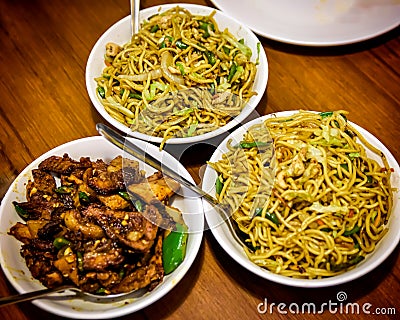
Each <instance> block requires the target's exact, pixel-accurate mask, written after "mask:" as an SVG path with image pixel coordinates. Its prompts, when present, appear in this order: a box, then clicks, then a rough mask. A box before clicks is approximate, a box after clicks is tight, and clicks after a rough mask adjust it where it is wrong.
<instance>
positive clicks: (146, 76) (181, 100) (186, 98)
mask: <svg viewBox="0 0 400 320" xmlns="http://www.w3.org/2000/svg"><path fill="white" fill-rule="evenodd" d="M139 20H140V22H141V25H140V29H139V32H138V34H136V35H135V36H133V37H132V36H131V25H130V16H127V17H125V18H123V19H121V20H120V21H118V22H117V23H115V24H114V25H112V26H111V27H110V28H109V29H108V30H107V31H106V32H105V33H104V34H103V35H102V36H101V37H100V38H99V39H98V41H97V42H96V44H95V45H94V47H93V49H92V51H91V53H90V55H89V58H88V61H87V65H86V87H87V91H88V94H89V97H90V99H91V101H92V103H93V105H94V107H95V108H96V110H97V111H98V112H99V113H100V115H101V116H102V117H103V118H104V119H105V120H106V121H108V122H109V123H110V124H112V125H113V126H114V127H116V128H117V129H119V130H121V131H122V132H124V133H126V134H127V135H130V136H132V137H135V138H139V139H142V140H146V141H151V142H155V143H159V144H161V148H162V146H163V145H164V144H165V143H170V144H190V143H193V142H197V141H202V140H207V139H210V138H213V137H216V136H218V135H220V134H221V133H224V132H227V131H228V130H229V129H232V128H233V127H234V126H236V125H237V124H239V123H241V122H242V121H243V120H244V119H245V118H246V117H248V116H249V115H250V114H251V112H253V111H254V109H255V108H256V106H257V104H258V102H259V101H260V99H261V98H262V96H263V94H264V92H265V90H266V87H267V81H268V62H267V57H266V54H265V51H264V49H263V48H262V46H261V43H260V42H259V40H258V39H257V37H256V36H255V34H254V33H253V32H252V31H251V30H250V29H248V28H247V27H245V26H243V25H242V24H241V23H240V22H239V21H237V20H235V19H233V18H231V17H229V16H227V15H226V14H225V13H223V12H221V11H219V10H217V9H213V8H210V7H206V6H199V5H193V4H167V5H160V6H155V7H151V8H147V9H144V10H141V11H140V15H139Z"/></svg>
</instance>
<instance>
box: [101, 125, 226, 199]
mask: <svg viewBox="0 0 400 320" xmlns="http://www.w3.org/2000/svg"><path fill="white" fill-rule="evenodd" d="M96 128H97V131H98V132H99V133H100V134H101V135H102V136H103V137H104V138H106V139H107V140H108V141H110V142H111V143H113V144H114V145H116V146H117V147H118V148H120V149H122V150H124V151H126V152H127V153H129V154H130V155H132V156H134V157H135V158H137V159H139V160H141V161H143V162H144V163H147V164H148V165H149V166H151V167H153V168H154V169H156V170H158V171H160V172H162V173H163V174H164V175H166V176H168V177H170V178H171V179H174V180H175V181H177V182H179V183H180V184H182V185H183V186H185V187H186V188H188V189H189V190H191V191H193V192H194V193H196V194H197V195H199V196H201V197H203V198H204V199H205V200H207V201H208V202H210V203H211V204H213V205H214V206H217V205H218V204H219V203H218V201H217V199H215V198H214V197H212V196H211V195H209V194H208V193H206V192H204V191H203V190H202V189H200V188H199V187H198V186H196V185H195V184H193V183H192V182H190V181H188V180H186V179H185V178H184V177H182V176H181V175H179V174H178V173H177V172H176V171H175V170H173V169H171V168H170V167H168V166H167V165H165V164H161V162H160V161H159V160H157V159H156V158H154V157H153V156H152V155H151V154H149V153H147V152H145V151H144V150H142V149H140V148H139V147H138V146H136V145H135V144H133V143H132V142H131V141H130V140H129V139H125V138H124V137H123V136H122V135H120V134H119V133H118V132H116V131H114V130H113V129H111V128H110V127H108V126H106V125H105V124H102V123H98V124H97V125H96Z"/></svg>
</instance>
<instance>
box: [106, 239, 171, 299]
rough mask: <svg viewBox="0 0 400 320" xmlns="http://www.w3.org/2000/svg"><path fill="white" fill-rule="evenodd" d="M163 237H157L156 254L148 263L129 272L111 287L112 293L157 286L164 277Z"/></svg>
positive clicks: (150, 288)
mask: <svg viewBox="0 0 400 320" xmlns="http://www.w3.org/2000/svg"><path fill="white" fill-rule="evenodd" d="M162 238H163V235H159V236H158V237H157V242H156V244H155V248H154V255H153V256H152V257H151V258H150V260H149V261H148V263H147V264H145V265H144V266H142V267H140V268H138V269H135V270H134V271H132V272H131V273H129V274H128V275H127V276H126V277H125V278H124V279H122V281H121V282H120V283H119V284H117V285H116V286H115V287H113V288H112V289H111V292H112V293H123V292H130V291H134V290H138V289H141V288H145V287H147V286H149V290H152V289H153V288H155V287H156V286H157V285H158V284H159V283H160V282H161V281H162V279H163V277H164V268H163V265H162Z"/></svg>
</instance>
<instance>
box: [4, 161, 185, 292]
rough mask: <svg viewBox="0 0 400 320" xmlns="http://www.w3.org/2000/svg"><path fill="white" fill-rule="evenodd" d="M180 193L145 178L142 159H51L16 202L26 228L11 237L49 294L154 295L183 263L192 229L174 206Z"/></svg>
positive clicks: (19, 226) (170, 184) (158, 179)
mask: <svg viewBox="0 0 400 320" xmlns="http://www.w3.org/2000/svg"><path fill="white" fill-rule="evenodd" d="M179 187H180V185H179V184H178V183H176V182H174V181H172V180H171V179H168V178H167V177H164V176H163V175H162V173H160V172H156V173H154V174H152V175H150V176H148V177H146V174H145V172H144V171H143V170H140V168H139V163H138V162H137V161H134V160H130V159H127V158H123V157H121V156H118V157H116V158H114V159H113V160H111V162H109V163H106V162H105V161H103V160H101V159H98V160H96V161H91V160H90V158H88V157H82V158H80V159H79V161H77V160H74V159H71V158H70V157H69V155H68V154H64V155H63V156H62V157H61V156H51V157H49V158H47V159H45V160H44V161H43V162H41V163H40V164H39V166H38V168H37V169H34V170H32V178H31V180H29V181H28V183H27V185H26V201H25V202H17V201H14V202H13V204H14V207H15V209H16V212H17V214H18V215H19V216H20V217H21V218H22V219H23V220H24V222H17V223H16V224H15V225H14V226H12V227H11V229H10V230H9V234H10V235H12V236H14V237H15V238H16V239H18V240H19V241H21V242H22V246H21V251H20V254H21V256H22V257H23V258H24V259H25V262H26V265H27V267H28V269H29V270H30V272H31V274H32V276H33V278H35V279H37V280H39V281H40V282H41V283H42V284H43V285H44V286H46V287H48V288H53V287H57V286H60V285H63V284H74V285H75V286H77V287H79V288H80V289H82V290H83V291H85V292H89V293H95V294H116V293H125V292H131V291H135V290H139V289H142V288H147V289H148V290H152V289H154V288H155V287H156V286H157V285H158V284H159V283H160V282H162V280H163V277H164V275H165V274H168V273H171V272H172V271H173V270H175V269H176V268H177V267H178V266H179V264H180V263H181V262H182V261H183V259H184V257H185V249H186V241H187V227H186V225H185V223H184V222H183V219H182V215H181V213H180V212H179V211H178V209H176V208H173V207H172V206H170V202H171V197H172V196H173V195H174V194H175V192H176V191H177V190H178V189H179ZM159 226H162V227H159Z"/></svg>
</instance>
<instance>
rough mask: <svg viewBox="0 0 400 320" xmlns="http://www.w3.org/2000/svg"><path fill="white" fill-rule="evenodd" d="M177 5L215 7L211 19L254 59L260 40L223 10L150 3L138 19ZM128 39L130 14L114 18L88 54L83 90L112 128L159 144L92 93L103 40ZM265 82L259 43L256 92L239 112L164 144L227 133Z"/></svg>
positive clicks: (253, 103)
mask: <svg viewBox="0 0 400 320" xmlns="http://www.w3.org/2000/svg"><path fill="white" fill-rule="evenodd" d="M177 5H178V6H180V7H183V8H186V9H188V10H189V11H190V12H192V13H195V14H200V15H209V14H210V13H211V12H212V11H214V10H215V11H216V14H215V16H214V18H215V20H216V22H217V23H218V26H219V28H220V29H221V30H223V29H224V28H228V30H229V31H230V32H231V33H232V34H233V35H234V36H236V38H237V39H242V38H243V39H245V43H246V45H248V46H249V47H250V48H251V50H252V52H253V55H252V59H251V60H252V61H255V60H256V59H257V43H259V42H260V41H259V40H258V39H257V37H256V35H255V34H254V33H253V32H252V31H251V30H250V29H249V28H247V27H246V26H244V25H243V24H242V23H241V22H239V21H238V20H235V19H233V18H231V17H229V16H228V15H226V14H225V13H223V12H221V11H219V10H217V9H214V8H210V7H206V6H200V5H194V4H185V3H174V4H166V5H160V6H154V7H151V8H147V9H144V10H142V11H140V15H139V20H140V21H143V20H146V19H147V18H148V17H150V16H152V15H154V14H156V13H158V12H159V10H160V9H161V10H162V11H166V10H168V9H171V8H174V7H176V6H177ZM130 38H131V20H130V16H127V17H125V18H123V19H121V20H120V21H118V22H117V23H115V24H114V25H112V26H111V27H110V28H109V29H108V30H107V31H106V32H105V33H104V34H103V35H102V36H101V37H100V38H99V39H98V41H97V42H96V44H95V45H94V47H93V49H92V51H91V53H90V55H89V58H88V61H87V65H86V89H87V91H88V94H89V97H90V100H91V101H92V103H93V105H94V107H95V108H96V110H97V111H98V112H99V113H100V115H101V116H102V117H103V118H104V119H105V120H106V121H108V122H109V123H110V124H112V125H113V126H114V127H115V128H117V129H119V130H121V131H122V132H125V133H126V134H128V135H130V136H132V137H135V138H138V139H142V140H145V141H151V142H155V143H161V141H162V138H160V137H153V136H150V135H147V134H143V133H140V132H135V131H132V130H131V129H130V128H129V127H128V126H125V125H124V124H122V123H120V122H118V121H117V120H115V119H114V118H113V117H111V116H110V115H109V114H108V113H107V111H106V110H105V109H104V107H103V105H102V104H101V102H100V101H99V100H98V98H97V96H96V88H97V84H96V81H95V80H94V78H97V77H99V76H100V75H101V74H102V71H103V69H104V68H105V64H104V54H105V46H106V43H108V42H114V43H118V44H120V45H122V44H124V43H127V42H128V41H129V40H130ZM267 82H268V61H267V56H266V54H265V51H264V50H263V48H262V46H261V47H260V54H259V65H258V66H257V74H256V78H255V81H254V85H253V88H252V90H253V91H255V92H257V95H255V96H253V97H252V98H251V99H250V101H249V102H248V103H247V104H246V106H245V107H244V108H243V110H242V112H241V113H240V114H239V115H238V116H237V117H235V118H234V119H233V120H232V121H230V122H229V123H228V124H226V125H225V126H224V127H221V128H218V129H217V130H214V131H211V132H208V133H205V134H202V135H197V136H192V137H187V138H171V139H168V140H167V143H168V144H190V143H193V142H198V141H204V140H207V139H211V138H213V137H216V136H218V135H220V134H222V133H224V132H227V131H228V130H230V129H232V128H233V127H234V126H236V125H238V124H240V123H242V121H243V120H244V119H246V118H247V117H248V116H249V115H250V114H251V112H252V111H253V110H254V109H255V108H256V106H257V104H258V103H259V102H260V100H261V98H262V96H263V94H264V92H265V90H266V88H267Z"/></svg>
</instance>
